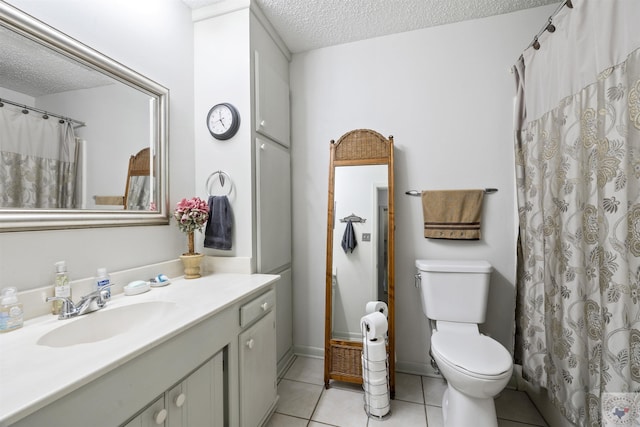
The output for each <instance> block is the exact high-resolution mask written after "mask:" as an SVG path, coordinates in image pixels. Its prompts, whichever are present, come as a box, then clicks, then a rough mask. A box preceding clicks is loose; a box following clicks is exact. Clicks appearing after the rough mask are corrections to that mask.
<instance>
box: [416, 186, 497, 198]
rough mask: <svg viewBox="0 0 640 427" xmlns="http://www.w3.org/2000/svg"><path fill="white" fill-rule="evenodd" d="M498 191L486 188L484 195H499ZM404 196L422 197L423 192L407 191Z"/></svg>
mask: <svg viewBox="0 0 640 427" xmlns="http://www.w3.org/2000/svg"><path fill="white" fill-rule="evenodd" d="M497 192H498V189H497V188H485V189H484V194H492V193H497ZM404 194H407V195H409V196H421V195H422V192H421V191H417V190H409V191H405V192H404Z"/></svg>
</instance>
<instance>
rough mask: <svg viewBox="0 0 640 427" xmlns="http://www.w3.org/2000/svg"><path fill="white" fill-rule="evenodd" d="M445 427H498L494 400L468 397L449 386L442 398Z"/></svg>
mask: <svg viewBox="0 0 640 427" xmlns="http://www.w3.org/2000/svg"><path fill="white" fill-rule="evenodd" d="M442 419H443V421H444V427H469V426H474V427H498V417H497V416H496V406H495V404H494V402H493V399H478V398H475V397H471V396H467V395H466V394H464V393H461V392H459V391H458V390H456V389H455V388H453V387H451V384H448V385H447V389H446V390H445V392H444V395H443V396H442Z"/></svg>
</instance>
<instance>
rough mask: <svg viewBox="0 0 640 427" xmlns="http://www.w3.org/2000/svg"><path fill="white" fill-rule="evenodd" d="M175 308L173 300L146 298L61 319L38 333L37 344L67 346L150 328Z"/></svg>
mask: <svg viewBox="0 0 640 427" xmlns="http://www.w3.org/2000/svg"><path fill="white" fill-rule="evenodd" d="M175 307H176V304H175V303H173V302H166V301H148V302H141V303H137V304H131V305H125V306H123V307H116V308H111V309H109V308H106V309H103V310H99V311H95V312H93V313H89V314H85V315H83V316H80V317H77V318H74V319H71V320H61V321H60V326H58V327H57V328H55V329H53V330H52V331H49V332H47V333H46V334H44V335H43V336H41V337H40V339H38V341H37V344H38V345H42V346H47V347H69V346H72V345H78V344H88V343H94V342H98V341H102V340H106V339H109V338H112V337H114V336H116V335H120V334H123V333H126V332H130V331H133V330H134V329H140V328H146V327H150V325H151V324H152V323H153V322H155V321H157V320H159V319H160V318H162V317H164V316H166V314H167V312H170V311H171V310H173V309H175ZM67 322H68V323H67Z"/></svg>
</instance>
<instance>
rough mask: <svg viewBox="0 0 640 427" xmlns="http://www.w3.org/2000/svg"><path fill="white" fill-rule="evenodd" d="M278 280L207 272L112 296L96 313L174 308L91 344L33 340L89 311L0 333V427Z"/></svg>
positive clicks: (38, 320) (46, 318)
mask: <svg viewBox="0 0 640 427" xmlns="http://www.w3.org/2000/svg"><path fill="white" fill-rule="evenodd" d="M277 279H278V276H277V275H268V274H252V275H249V274H212V275H208V276H204V277H201V278H199V279H192V280H185V279H178V280H172V283H171V284H170V285H168V286H165V287H160V288H152V289H151V290H150V291H149V292H146V293H143V294H139V295H134V296H125V295H124V294H118V295H115V296H113V298H112V299H111V300H110V301H109V302H108V303H107V306H106V307H105V308H103V309H102V310H101V311H107V310H113V309H115V308H118V307H123V306H126V305H131V304H137V303H141V302H149V301H166V302H172V303H175V304H176V307H175V310H173V309H172V310H170V311H169V312H167V314H166V316H164V317H162V318H161V319H160V320H159V321H157V322H154V323H153V325H152V326H145V327H141V328H135V327H134V328H132V329H131V330H129V331H127V332H125V333H121V334H118V335H115V336H113V337H111V338H107V339H104V340H101V341H96V342H92V343H85V344H77V345H72V346H68V347H57V348H54V347H48V346H44V345H39V344H37V342H38V340H39V339H40V338H41V337H42V336H43V335H45V334H46V333H48V332H50V331H52V330H54V329H56V328H58V327H60V326H62V325H64V324H66V323H68V322H77V321H82V320H83V317H89V316H91V315H92V314H94V313H89V314H86V315H84V316H80V317H77V318H73V319H68V320H58V317H57V316H54V315H45V316H40V317H37V318H34V319H31V320H29V321H26V322H25V325H24V327H23V328H21V329H19V330H16V331H11V332H7V333H4V334H0V426H6V425H9V424H11V423H13V422H16V421H17V420H19V419H21V418H23V417H25V416H27V415H29V414H31V413H33V412H35V411H37V410H38V409H40V408H42V407H44V406H46V405H48V404H50V403H52V402H54V401H55V400H57V399H59V398H61V397H62V396H65V395H66V394H68V393H70V392H72V391H74V390H76V389H78V388H80V387H82V386H83V385H85V384H88V383H89V382H91V381H93V380H95V379H96V378H98V377H100V376H102V375H104V374H106V373H108V372H110V371H111V370H113V369H115V368H117V367H118V366H121V365H123V364H124V363H126V362H128V361H129V360H131V359H133V358H135V357H136V356H138V355H140V354H142V353H144V352H146V351H148V350H150V349H152V348H154V347H156V346H157V345H159V344H161V343H163V342H165V341H167V340H168V339H170V338H171V337H174V336H176V335H177V334H179V333H181V332H183V331H185V330H186V329H188V328H190V327H192V326H194V325H195V324H197V323H199V322H201V321H203V320H204V319H206V318H208V317H210V316H213V315H214V314H216V313H219V312H221V311H223V310H224V309H225V308H227V307H229V306H231V305H233V304H234V303H236V302H238V301H239V300H241V299H242V298H244V297H246V296H248V295H250V294H252V293H255V295H256V296H257V295H259V291H260V290H261V289H263V288H265V287H266V286H268V285H269V284H271V283H272V282H274V281H275V280H277Z"/></svg>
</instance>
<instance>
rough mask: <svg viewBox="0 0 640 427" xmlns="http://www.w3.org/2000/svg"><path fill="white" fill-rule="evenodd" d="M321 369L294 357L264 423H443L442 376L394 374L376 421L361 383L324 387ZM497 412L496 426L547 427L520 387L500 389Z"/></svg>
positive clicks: (284, 426) (289, 426)
mask: <svg viewBox="0 0 640 427" xmlns="http://www.w3.org/2000/svg"><path fill="white" fill-rule="evenodd" d="M323 372H324V365H323V361H322V359H315V358H310V357H301V356H297V357H296V359H295V360H294V362H293V364H292V365H291V366H290V367H289V369H288V370H287V371H286V373H285V374H284V375H283V377H282V378H280V380H279V382H278V395H279V396H280V400H279V401H278V406H277V407H276V410H275V413H274V414H273V416H272V417H271V419H270V420H269V422H268V423H267V425H266V427H324V426H334V427H351V426H353V427H374V426H386V427H395V426H401V427H423V426H424V427H427V426H428V427H442V412H441V408H440V405H441V399H442V393H443V392H444V390H445V388H446V385H445V383H444V381H443V380H441V379H437V378H430V377H423V376H419V375H409V374H396V398H395V399H394V400H392V401H391V415H390V416H389V417H388V418H386V419H384V420H376V419H369V418H368V417H367V415H366V414H365V412H364V409H363V391H362V388H361V386H359V385H351V384H346V383H339V382H332V383H331V384H332V385H331V388H329V389H328V390H325V389H324V386H323V383H324V380H323ZM496 412H497V413H498V426H499V427H532V426H545V427H546V424H545V422H544V419H543V418H542V416H541V415H540V414H539V413H538V411H537V410H536V408H535V406H533V404H532V403H531V401H530V400H529V398H528V397H527V395H526V394H525V393H524V392H520V391H515V390H504V391H503V392H502V393H501V394H500V396H499V397H498V398H497V399H496ZM470 427H472V426H470Z"/></svg>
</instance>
